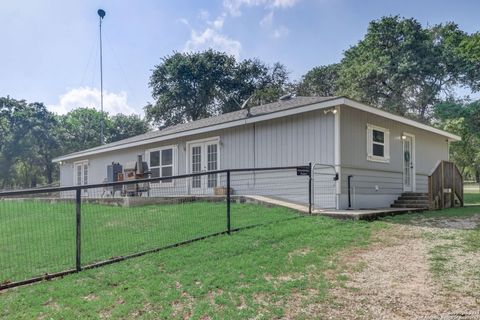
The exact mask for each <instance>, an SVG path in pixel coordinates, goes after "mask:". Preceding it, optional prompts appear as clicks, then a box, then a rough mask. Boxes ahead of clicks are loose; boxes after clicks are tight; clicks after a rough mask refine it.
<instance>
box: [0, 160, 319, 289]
mask: <svg viewBox="0 0 480 320" xmlns="http://www.w3.org/2000/svg"><path fill="white" fill-rule="evenodd" d="M299 170H300V171H299ZM302 170H303V171H302ZM299 172H300V173H299ZM305 172H306V173H307V174H305ZM311 172H312V171H311V170H310V167H309V166H301V167H282V168H260V169H236V170H219V171H212V172H206V173H198V174H190V175H181V176H173V177H168V178H154V179H144V180H136V181H124V182H117V183H106V184H98V185H87V186H73V187H59V188H49V189H41V190H38V189H37V190H21V191H11V192H2V193H0V289H4V288H8V287H12V286H16V285H20V284H25V283H30V282H34V281H39V280H42V279H48V278H52V277H55V276H58V275H63V274H68V273H72V272H78V271H80V270H81V269H86V268H92V267H96V266H99V265H103V264H107V263H112V262H115V261H119V260H124V259H126V258H129V257H133V256H137V255H141V254H144V253H147V252H153V251H158V250H162V249H165V248H169V247H173V246H177V245H180V244H184V243H188V242H192V241H196V240H199V239H203V238H205V237H210V236H214V235H220V234H225V233H230V232H232V231H236V230H240V229H242V228H248V227H252V226H257V225H262V224H266V223H272V222H276V221H284V220H286V219H292V218H296V217H298V216H299V215H298V213H295V212H293V211H292V210H288V209H285V208H279V207H277V206H275V204H276V203H277V201H289V202H295V203H299V204H303V205H305V207H307V208H308V206H309V204H310V205H311V203H312V196H311V195H312V192H311V188H312V183H311V182H312V179H311V178H312V177H311Z"/></svg>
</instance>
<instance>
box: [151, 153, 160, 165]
mask: <svg viewBox="0 0 480 320" xmlns="http://www.w3.org/2000/svg"><path fill="white" fill-rule="evenodd" d="M159 165H160V152H159V151H153V152H150V167H158V166H159Z"/></svg>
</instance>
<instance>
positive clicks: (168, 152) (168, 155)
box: [162, 149, 173, 166]
mask: <svg viewBox="0 0 480 320" xmlns="http://www.w3.org/2000/svg"><path fill="white" fill-rule="evenodd" d="M172 163H173V151H172V149H165V150H162V166H168V165H171V164H172Z"/></svg>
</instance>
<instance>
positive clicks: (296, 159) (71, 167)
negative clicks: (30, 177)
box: [53, 97, 460, 209]
mask: <svg viewBox="0 0 480 320" xmlns="http://www.w3.org/2000/svg"><path fill="white" fill-rule="evenodd" d="M458 140H460V137H458V136H457V135H454V134H451V133H448V132H446V131H442V130H440V129H437V128H434V127H431V126H428V125H425V124H423V123H420V122H417V121H414V120H411V119H407V118H404V117H401V116H398V115H395V114H392V113H389V112H386V111H383V110H381V109H378V108H374V107H371V106H368V105H365V104H362V103H359V102H357V101H354V100H351V99H349V98H346V97H291V98H287V99H282V100H279V101H277V102H273V103H269V104H265V105H260V106H257V107H252V108H250V109H243V110H239V111H234V112H230V113H226V114H222V115H218V116H214V117H210V118H206V119H201V120H197V121H192V122H189V123H185V124H179V125H176V126H172V127H168V128H165V129H163V130H156V131H151V132H148V133H145V134H142V135H138V136H135V137H132V138H128V139H124V140H121V141H117V142H113V143H109V144H105V145H102V146H98V147H96V148H91V149H88V150H83V151H79V152H75V153H71V154H68V155H64V156H60V157H58V158H56V159H54V160H53V161H54V162H57V163H59V164H60V184H61V186H71V185H81V184H94V183H102V182H103V181H104V179H105V178H106V176H107V172H106V171H107V169H106V168H107V166H108V165H109V164H111V163H112V162H118V163H120V164H123V165H125V163H127V162H129V161H132V160H133V161H134V160H135V159H136V158H137V156H138V155H139V154H141V155H142V156H143V157H144V159H145V161H146V162H147V163H148V165H149V168H150V170H151V172H152V176H153V177H158V176H160V177H165V176H171V175H181V174H188V173H196V172H201V171H211V170H220V169H235V168H260V167H276V166H295V165H306V164H308V163H310V162H311V163H317V164H322V165H330V166H332V168H334V170H335V171H336V173H337V174H338V177H339V179H338V180H336V181H334V182H331V184H332V186H333V191H332V192H333V193H334V197H335V198H334V201H333V204H332V202H331V201H330V200H326V202H328V203H324V204H322V203H321V200H320V201H316V202H317V203H316V205H317V206H318V207H322V206H323V207H336V208H337V209H343V208H347V207H348V194H349V192H350V197H351V199H350V202H351V203H350V204H351V207H353V208H375V207H388V206H390V204H391V203H392V202H393V201H394V200H395V199H397V197H399V196H400V195H401V194H402V193H403V192H428V176H429V174H431V172H432V170H433V169H434V168H435V166H436V165H437V163H438V161H439V160H448V159H449V143H450V142H452V141H458ZM332 170H333V169H332ZM348 180H350V189H349V188H348V182H349V181H348ZM197 182H198V181H197ZM197 182H195V183H194V185H193V187H200V186H201V185H202V186H203V188H204V189H206V190H207V192H208V190H209V189H211V188H212V187H214V186H217V185H218V183H217V182H216V181H208V183H206V184H202V183H199V182H198V183H197ZM195 184H198V185H196V186H195ZM165 185H168V186H170V190H176V191H178V189H172V188H171V186H172V185H171V181H170V183H166V184H165ZM190 187H192V185H190ZM233 188H234V189H235V187H233ZM320 189H321V188H314V191H313V192H316V191H315V190H320ZM192 190H193V189H189V191H186V192H190V191H192ZM305 192H307V191H305ZM319 192H320V191H319ZM307 194H308V192H307ZM306 199H308V197H306ZM319 202H320V203H319Z"/></svg>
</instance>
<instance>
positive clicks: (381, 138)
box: [367, 124, 390, 162]
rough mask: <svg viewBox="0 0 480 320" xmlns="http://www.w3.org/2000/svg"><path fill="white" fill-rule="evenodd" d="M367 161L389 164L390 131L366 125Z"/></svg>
mask: <svg viewBox="0 0 480 320" xmlns="http://www.w3.org/2000/svg"><path fill="white" fill-rule="evenodd" d="M367 160H369V161H376V162H390V131H389V130H388V129H385V128H382V127H378V126H374V125H371V124H368V125H367Z"/></svg>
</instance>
